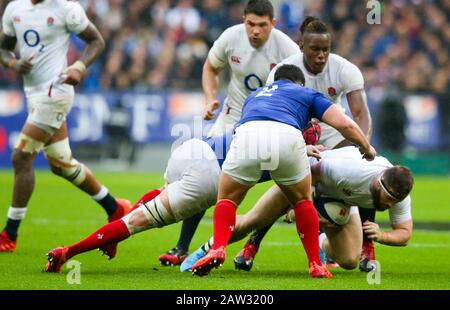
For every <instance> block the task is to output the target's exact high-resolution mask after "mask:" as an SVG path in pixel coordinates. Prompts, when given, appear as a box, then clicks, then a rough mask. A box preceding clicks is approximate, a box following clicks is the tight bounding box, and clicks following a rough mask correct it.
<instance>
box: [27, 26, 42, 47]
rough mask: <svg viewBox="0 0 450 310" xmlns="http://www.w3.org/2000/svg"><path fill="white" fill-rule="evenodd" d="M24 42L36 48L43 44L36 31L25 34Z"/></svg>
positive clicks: (31, 30)
mask: <svg viewBox="0 0 450 310" xmlns="http://www.w3.org/2000/svg"><path fill="white" fill-rule="evenodd" d="M23 40H24V41H25V43H26V44H27V45H28V46H29V47H36V46H38V44H39V42H41V37H40V36H39V33H38V32H37V31H36V30H33V29H28V30H27V31H25V32H24V34H23Z"/></svg>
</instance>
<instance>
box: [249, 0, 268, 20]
mask: <svg viewBox="0 0 450 310" xmlns="http://www.w3.org/2000/svg"><path fill="white" fill-rule="evenodd" d="M247 14H255V15H258V16H269V18H270V19H271V20H272V19H273V16H274V13H273V5H272V3H270V1H269V0H250V1H248V2H247V5H246V6H245V9H244V16H245V15H247Z"/></svg>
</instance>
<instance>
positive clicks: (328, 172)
mask: <svg viewBox="0 0 450 310" xmlns="http://www.w3.org/2000/svg"><path fill="white" fill-rule="evenodd" d="M321 155H322V160H321V171H320V174H321V181H320V183H319V185H318V190H319V191H320V193H321V194H322V195H324V196H328V197H331V198H335V199H340V200H343V201H344V202H345V203H347V204H349V205H351V206H358V207H361V208H367V209H373V208H374V207H373V200H372V195H371V193H370V184H371V183H372V181H373V179H374V178H375V177H377V176H378V175H379V174H380V173H381V172H382V171H383V170H385V169H387V168H390V167H392V164H391V163H390V162H389V161H388V160H387V159H386V158H384V157H381V156H377V157H376V158H375V159H374V160H373V161H367V160H365V159H362V158H361V156H362V155H361V154H360V153H359V151H358V149H357V148H355V147H353V146H350V147H345V148H341V149H336V150H329V151H325V152H323V153H321ZM389 217H390V221H391V223H392V224H400V223H404V222H406V221H408V220H410V219H411V198H410V196H409V195H408V196H407V197H406V198H405V199H404V200H402V201H401V202H399V203H397V204H396V205H395V206H394V207H392V208H391V209H389Z"/></svg>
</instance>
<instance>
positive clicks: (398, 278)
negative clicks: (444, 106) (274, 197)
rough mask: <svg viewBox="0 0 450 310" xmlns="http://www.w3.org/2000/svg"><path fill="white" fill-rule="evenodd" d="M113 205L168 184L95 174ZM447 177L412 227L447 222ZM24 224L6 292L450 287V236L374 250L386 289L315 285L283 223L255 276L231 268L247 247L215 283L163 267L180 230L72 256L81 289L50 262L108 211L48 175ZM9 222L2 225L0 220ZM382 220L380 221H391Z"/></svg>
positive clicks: (5, 263)
mask: <svg viewBox="0 0 450 310" xmlns="http://www.w3.org/2000/svg"><path fill="white" fill-rule="evenodd" d="M97 176H98V178H99V179H100V180H101V182H102V183H103V184H105V185H106V186H107V187H108V188H109V189H110V190H111V192H112V193H113V195H115V196H116V197H125V198H128V199H130V200H131V201H134V200H136V199H138V198H139V197H140V195H141V194H143V193H144V192H146V191H148V190H150V189H153V188H155V187H158V186H160V185H161V184H162V174H160V175H158V174H143V173H106V172H105V173H97ZM12 179H13V174H12V172H11V171H0V189H1V191H0V193H1V195H0V206H1V207H0V214H2V216H1V217H0V221H1V223H0V225H3V224H4V221H5V218H6V212H7V207H8V205H9V203H10V195H11V191H12ZM268 186H270V184H263V185H259V186H257V187H256V188H255V189H254V190H253V191H252V192H251V193H250V194H249V196H248V198H247V199H246V201H245V202H244V204H243V205H242V206H241V207H240V209H239V210H238V213H243V212H245V210H247V209H248V208H250V207H251V205H252V203H254V202H255V201H256V200H257V198H258V197H259V195H260V194H261V193H262V192H263V191H264V189H265V188H267V187H268ZM449 189H450V178H433V177H417V178H416V185H415V189H414V192H413V194H412V201H413V216H414V219H415V221H417V222H419V221H427V222H441V223H442V222H446V223H450V191H449ZM29 207H30V208H29V210H28V213H27V217H26V219H25V220H24V222H23V223H22V226H21V229H20V237H19V244H18V249H17V251H16V252H15V253H0V266H1V272H0V290H5V289H58V290H61V289H63V290H73V289H75V290H76V289H167V290H173V289H178V290H186V289H188V290H189V289H245V290H247V289H249V290H251V289H262V290H265V289H269V290H273V289H276V290H283V289H294V290H301V289H363V290H364V289H450V260H449V259H448V258H449V257H450V231H445V230H444V231H436V230H415V231H414V236H413V239H412V241H411V243H410V245H409V246H408V247H406V248H395V247H387V246H382V245H377V259H378V260H379V262H380V264H381V278H380V280H381V282H380V284H372V285H370V284H368V282H367V278H366V274H364V273H361V272H359V271H358V270H354V271H345V270H343V269H340V268H338V269H334V270H332V272H333V273H334V278H333V279H311V278H310V277H309V275H308V273H307V269H306V259H305V254H304V251H303V249H302V247H301V246H300V242H299V239H298V237H297V234H296V230H295V225H293V224H291V225H288V224H285V223H281V222H280V223H277V224H276V225H275V227H274V228H273V229H272V230H271V231H270V232H269V233H268V235H267V238H266V239H265V241H264V242H263V244H262V247H261V251H260V253H259V254H258V256H257V258H256V261H255V266H254V269H253V270H252V271H251V272H249V273H247V272H244V271H241V272H237V271H235V270H234V266H233V263H232V258H233V256H234V255H235V254H236V253H237V252H238V251H239V250H240V248H241V246H242V244H243V242H244V241H241V242H239V243H237V244H234V245H230V246H229V247H228V249H227V254H228V258H227V261H226V262H225V264H224V266H223V267H222V268H220V269H219V270H214V271H213V272H212V273H211V274H210V276H208V277H203V278H200V277H193V276H191V274H190V273H180V272H179V270H178V268H175V267H161V266H160V265H159V262H158V259H157V258H158V255H159V254H161V253H163V252H165V251H166V250H168V249H170V248H171V247H173V246H174V244H175V242H176V240H177V238H178V233H179V229H180V224H175V225H171V226H169V227H165V228H162V229H154V230H150V231H146V232H144V233H141V234H138V235H135V236H133V237H132V238H130V239H129V240H126V241H125V242H123V243H121V244H120V246H119V252H118V256H117V257H116V258H115V259H113V260H111V261H108V260H107V259H106V258H105V257H104V256H101V255H100V252H98V251H91V252H89V253H85V254H82V255H79V256H77V257H75V258H74V259H75V260H77V261H79V262H81V278H80V280H81V283H80V284H69V283H68V282H67V275H68V272H69V271H70V269H68V267H67V266H64V267H63V270H62V273H61V274H47V273H44V272H43V267H44V265H45V263H46V257H45V256H44V254H45V253H46V252H47V251H48V250H50V249H52V248H54V247H56V246H60V245H69V244H72V243H74V242H76V241H78V240H80V239H81V238H84V237H85V236H87V235H88V234H90V233H91V232H93V231H94V230H95V229H97V228H98V227H99V226H101V225H103V224H104V223H105V220H106V216H105V214H104V212H103V210H102V209H101V208H100V207H99V206H98V205H97V204H96V203H95V202H93V201H92V200H91V199H90V198H89V197H88V196H87V195H85V194H83V193H82V192H80V191H79V190H77V189H76V188H75V187H73V186H72V185H70V184H69V183H67V182H66V181H64V180H62V179H59V178H57V177H55V176H53V175H51V174H50V173H49V172H46V171H40V172H37V174H36V189H35V192H34V194H33V197H32V200H31V203H30V205H29ZM211 212H212V209H210V210H209V211H208V213H207V215H206V217H205V219H204V221H203V222H202V223H201V224H200V226H199V229H198V232H197V234H196V235H195V237H194V239H193V242H192V246H191V250H193V249H196V248H197V247H198V246H199V245H200V244H201V243H202V242H204V241H205V240H207V238H209V236H210V235H211V234H212V223H211ZM3 215H4V216H5V217H3ZM386 218H387V217H386V215H385V214H383V215H381V216H378V219H381V220H385V219H386Z"/></svg>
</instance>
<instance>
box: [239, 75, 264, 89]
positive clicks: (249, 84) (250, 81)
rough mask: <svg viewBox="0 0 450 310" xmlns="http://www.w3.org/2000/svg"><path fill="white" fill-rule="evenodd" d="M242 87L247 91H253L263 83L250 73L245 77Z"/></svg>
mask: <svg viewBox="0 0 450 310" xmlns="http://www.w3.org/2000/svg"><path fill="white" fill-rule="evenodd" d="M244 85H245V88H247V89H248V90H250V91H255V90H257V89H258V88H260V87H261V86H263V82H262V81H261V79H260V78H259V77H258V76H257V75H256V74H253V73H251V74H249V75H247V76H246V77H245V79H244Z"/></svg>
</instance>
